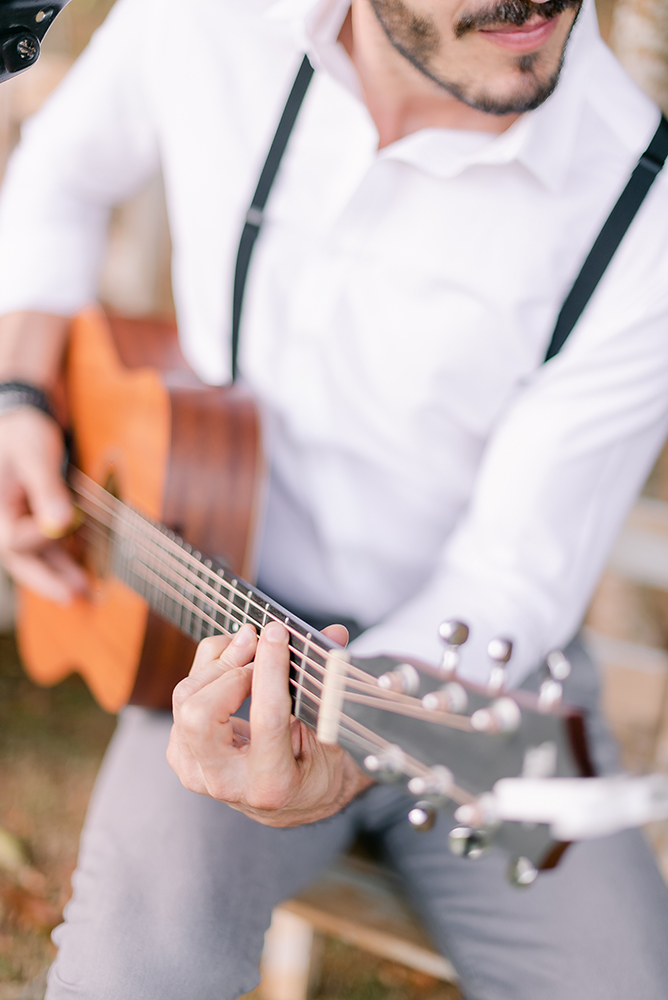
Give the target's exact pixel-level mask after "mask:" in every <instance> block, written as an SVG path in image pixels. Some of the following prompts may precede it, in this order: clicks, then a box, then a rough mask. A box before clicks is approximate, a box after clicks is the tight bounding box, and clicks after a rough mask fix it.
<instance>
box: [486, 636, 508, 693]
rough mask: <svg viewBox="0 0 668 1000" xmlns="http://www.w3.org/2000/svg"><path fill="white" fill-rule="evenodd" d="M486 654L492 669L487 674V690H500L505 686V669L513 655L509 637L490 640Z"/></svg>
mask: <svg viewBox="0 0 668 1000" xmlns="http://www.w3.org/2000/svg"><path fill="white" fill-rule="evenodd" d="M487 655H488V656H489V658H490V660H491V661H492V669H491V671H490V674H489V681H488V682H487V688H488V690H489V691H492V692H493V691H502V690H503V689H504V687H505V686H506V680H507V671H506V666H507V664H508V661H509V660H510V657H511V656H512V655H513V644H512V642H511V640H510V639H504V638H502V637H501V636H499V637H497V638H496V639H492V641H491V642H490V643H489V645H488V646H487Z"/></svg>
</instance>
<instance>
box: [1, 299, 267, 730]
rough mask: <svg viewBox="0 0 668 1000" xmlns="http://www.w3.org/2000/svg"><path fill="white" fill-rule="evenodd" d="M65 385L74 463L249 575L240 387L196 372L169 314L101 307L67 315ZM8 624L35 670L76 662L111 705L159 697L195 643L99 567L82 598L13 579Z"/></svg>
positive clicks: (252, 441)
mask: <svg viewBox="0 0 668 1000" xmlns="http://www.w3.org/2000/svg"><path fill="white" fill-rule="evenodd" d="M66 384H67V398H68V402H69V408H70V419H71V428H72V434H73V453H74V459H75V461H76V464H77V466H78V468H80V469H81V470H82V471H83V472H84V473H86V474H87V475H88V476H90V478H91V479H94V480H95V481H96V482H97V483H99V484H100V485H103V486H104V485H106V486H107V488H108V489H110V491H111V492H115V493H116V494H117V496H118V497H119V498H120V499H121V500H122V501H124V502H125V503H127V504H129V505H130V506H132V507H134V508H136V509H137V510H139V511H141V512H142V513H143V514H145V515H147V516H148V517H150V518H152V519H155V520H158V521H161V522H162V523H163V524H165V525H167V526H168V527H170V528H172V529H173V530H174V531H175V532H176V533H177V534H179V535H181V536H183V537H185V538H187V539H188V540H189V542H190V543H191V544H192V545H193V546H195V547H197V548H201V549H202V550H203V551H204V552H206V553H211V554H214V555H216V556H220V557H221V558H223V559H224V560H225V562H226V563H227V564H228V566H230V567H231V568H232V570H233V571H234V572H235V573H238V574H239V575H240V576H243V577H245V578H246V579H249V578H252V561H253V540H254V527H255V522H256V518H257V515H258V511H259V506H260V500H261V493H262V482H263V464H262V457H261V446H260V426H259V418H258V414H257V411H256V408H255V406H254V403H253V401H252V399H251V398H250V396H249V395H248V394H247V393H245V392H244V390H243V389H241V388H239V387H238V386H236V385H235V386H232V387H229V388H228V387H222V388H221V387H212V386H207V385H204V384H203V383H202V382H200V381H199V380H198V379H197V377H196V376H195V375H194V373H193V372H192V371H191V370H190V369H189V368H188V365H187V363H186V361H185V359H184V358H183V356H182V354H181V352H180V350H179V347H178V341H177V334H176V327H175V326H174V325H173V324H171V323H168V322H160V321H154V320H150V321H148V320H128V319H124V318H120V317H115V316H107V315H105V314H104V313H102V312H101V311H99V310H90V311H88V312H86V313H84V314H82V315H81V316H79V317H77V319H76V320H74V322H73V324H72V330H71V337H70V345H69V351H68V359H67V365H66ZM112 483H113V488H112V487H111V486H110V484H112ZM17 631H18V640H19V646H20V650H21V655H22V658H23V662H24V665H25V668H26V670H27V672H28V674H29V675H30V676H31V677H32V678H33V679H34V680H35V681H37V682H38V683H39V684H45V685H49V684H54V683H56V682H58V681H59V680H61V679H62V678H63V677H65V676H66V675H67V674H69V673H71V672H72V671H74V670H76V671H78V672H79V673H81V674H82V675H83V677H84V678H85V680H86V682H87V684H88V685H89V687H90V688H91V690H92V691H93V694H94V695H95V697H96V699H97V700H98V701H99V703H100V704H101V705H102V706H103V707H104V708H106V709H107V710H108V711H111V712H115V711H118V709H120V708H121V707H122V706H123V705H126V704H128V703H132V704H138V705H145V706H148V707H153V708H169V707H170V705H171V693H172V690H173V688H174V685H175V684H176V683H177V682H178V681H179V680H181V678H182V677H184V676H185V675H186V674H187V672H188V670H189V668H190V665H191V663H192V658H193V654H194V650H195V644H194V643H193V641H192V640H191V639H189V638H188V637H186V636H185V635H183V634H182V633H181V632H180V631H179V630H178V629H176V628H175V627H174V626H173V625H171V624H169V623H168V622H166V621H164V620H163V619H162V618H160V617H158V616H157V615H156V614H154V613H153V612H151V611H149V608H148V605H147V603H146V601H144V600H143V598H142V597H140V596H139V595H138V594H136V593H135V592H134V591H133V590H131V589H130V588H129V587H127V586H126V585H125V584H124V583H122V582H121V581H120V580H118V579H117V578H116V577H114V576H112V575H111V574H104V575H102V576H100V577H97V576H96V577H95V582H94V594H93V598H92V599H83V598H80V599H77V600H75V601H74V602H73V603H72V604H71V605H69V606H67V607H62V606H61V605H57V604H54V603H52V602H50V601H47V600H45V599H44V598H41V597H39V596H37V595H35V594H33V593H32V592H29V591H27V590H25V589H22V590H21V591H20V595H19V615H18V623H17Z"/></svg>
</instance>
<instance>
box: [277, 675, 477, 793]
mask: <svg viewBox="0 0 668 1000" xmlns="http://www.w3.org/2000/svg"><path fill="white" fill-rule="evenodd" d="M291 683H292V684H293V686H294V687H295V688H297V689H301V690H302V692H303V694H305V695H306V696H307V697H309V698H311V700H312V701H315V702H316V704H318V705H320V703H321V702H320V699H319V698H318V697H317V696H316V695H314V694H313V692H312V691H310V690H309V689H308V688H302V687H301V685H299V684H298V683H297V682H296V681H294V680H292V681H291ZM341 719H343V720H345V728H346V730H351V729H352V730H354V732H355V734H356V735H357V734H358V735H360V736H362V737H363V738H364V739H365V740H367V741H368V742H369V744H370V745H371V746H372V749H374V750H376V751H377V752H378V751H380V753H381V754H382V753H387V752H388V751H391V750H396V745H395V744H392V743H390V742H389V740H386V739H384V738H383V737H382V736H377V735H376V733H374V732H372V730H370V729H367V727H366V726H364V725H363V724H362V723H361V722H357V720H356V719H352V718H350V716H346V715H343V714H342V715H341ZM399 749H400V750H401V765H402V766H401V770H402V773H404V774H406V775H408V776H410V777H416V778H417V777H419V778H427V779H428V778H429V777H430V776H431V768H430V766H429V765H428V764H425V763H424V762H423V761H421V760H418V759H417V757H412V756H411V755H410V754H408V753H406V751H405V750H403V749H401V748H399ZM447 795H448V798H450V799H452V800H453V802H457V803H458V804H459V805H464V804H465V803H468V802H473V801H475V796H474V795H472V794H471V793H470V792H467V791H466V789H465V788H462V786H461V785H458V784H457V783H456V782H454V781H453V782H452V784H451V785H449V786H448V793H447Z"/></svg>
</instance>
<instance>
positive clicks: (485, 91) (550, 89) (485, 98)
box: [426, 57, 561, 117]
mask: <svg viewBox="0 0 668 1000" xmlns="http://www.w3.org/2000/svg"><path fill="white" fill-rule="evenodd" d="M517 63H518V65H517V68H516V74H515V75H516V77H517V79H516V80H514V81H513V82H512V83H510V84H509V85H508V86H507V87H506V88H500V87H499V85H498V84H494V83H490V84H489V85H488V86H486V87H485V86H482V87H481V86H475V85H471V86H469V87H467V86H464V85H461V84H458V83H456V82H455V81H450V80H447V79H446V78H445V77H441V76H439V74H438V73H437V71H435V70H431V69H429V70H427V71H426V73H427V75H428V76H429V77H430V78H431V79H432V80H433V81H434V83H437V84H438V85H439V87H441V88H443V89H444V90H447V91H448V93H450V94H452V95H453V96H454V97H456V98H457V99H458V100H460V101H462V103H464V104H467V105H468V106H469V107H470V108H474V109H475V110H476V111H482V112H484V113H485V114H488V115H496V116H498V117H503V116H507V115H523V114H525V113H526V112H527V111H535V109H536V108H539V107H540V106H541V104H544V103H545V101H546V100H547V99H548V97H550V95H551V94H552V93H554V90H555V87H556V86H557V83H558V82H559V75H560V73H561V65H559V66H558V67H557V69H556V70H555V72H554V73H553V74H552V75H551V76H549V75H548V76H547V77H545V76H544V75H543V74H541V75H540V76H539V75H538V74H537V67H536V66H535V61H534V62H533V63H532V64H531V65H529V62H528V60H527V59H526V57H521V58H520V59H518V60H517Z"/></svg>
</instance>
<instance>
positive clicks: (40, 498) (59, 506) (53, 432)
mask: <svg viewBox="0 0 668 1000" xmlns="http://www.w3.org/2000/svg"><path fill="white" fill-rule="evenodd" d="M62 460H63V438H62V434H61V431H60V428H59V427H58V425H57V424H56V423H55V422H54V421H52V420H48V418H47V419H45V420H44V422H43V426H42V427H41V428H40V431H39V433H38V435H37V437H36V440H34V442H33V447H31V448H29V447H26V448H24V449H23V450H22V451H21V452H20V457H19V460H18V462H17V475H18V478H19V480H20V481H21V483H22V486H23V488H24V490H25V492H26V497H27V499H28V505H29V507H30V510H31V512H32V514H33V516H34V517H35V520H36V521H37V524H38V526H39V529H40V531H41V532H42V534H43V535H45V536H46V537H47V538H60V537H62V536H63V535H64V534H66V532H67V530H68V528H69V527H70V525H71V524H72V521H73V519H74V506H73V504H72V501H71V499H70V494H69V490H68V489H67V486H66V485H65V483H64V482H63V478H62V475H61V465H62Z"/></svg>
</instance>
